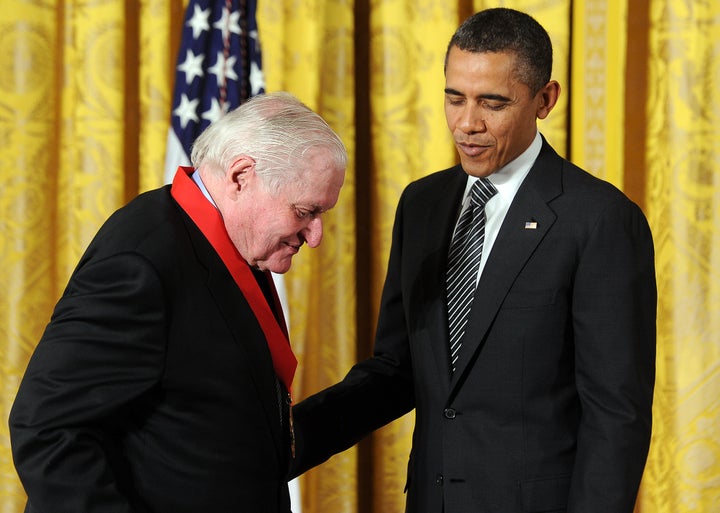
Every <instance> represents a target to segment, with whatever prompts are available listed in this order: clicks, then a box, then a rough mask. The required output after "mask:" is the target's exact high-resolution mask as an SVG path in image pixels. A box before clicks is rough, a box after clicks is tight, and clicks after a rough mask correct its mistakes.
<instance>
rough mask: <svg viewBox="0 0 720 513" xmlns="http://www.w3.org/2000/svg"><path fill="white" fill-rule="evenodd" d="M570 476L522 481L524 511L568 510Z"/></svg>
mask: <svg viewBox="0 0 720 513" xmlns="http://www.w3.org/2000/svg"><path fill="white" fill-rule="evenodd" d="M569 491H570V476H569V475H563V476H553V477H547V478H541V479H531V480H529V481H523V482H521V483H520V492H521V493H522V504H523V512H524V513H561V512H564V511H566V510H567V502H568V493H569Z"/></svg>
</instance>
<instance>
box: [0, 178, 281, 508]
mask: <svg viewBox="0 0 720 513" xmlns="http://www.w3.org/2000/svg"><path fill="white" fill-rule="evenodd" d="M285 410H287V408H285ZM286 415H287V411H285V412H284V413H281V407H280V406H279V402H278V391H277V382H276V379H275V373H274V370H273V366H272V361H271V357H270V353H269V350H268V347H267V344H266V341H265V337H264V335H263V332H262V330H261V328H260V326H259V324H258V322H257V320H256V319H255V317H254V316H253V313H252V311H251V310H250V307H249V305H248V304H247V302H246V301H245V298H244V297H243V295H242V293H241V292H240V290H239V289H238V287H237V285H236V284H235V282H234V281H233V279H232V277H231V276H230V274H229V273H228V271H227V269H226V268H225V267H224V265H223V264H222V262H221V260H220V258H219V257H218V255H217V254H216V253H215V251H214V250H213V249H212V247H211V246H210V244H209V243H208V242H207V240H206V239H205V238H204V236H203V235H202V234H201V233H200V231H199V230H198V228H197V227H196V226H195V225H194V224H193V222H192V221H191V220H190V218H189V217H188V216H187V215H186V214H185V212H184V211H182V209H181V208H180V207H179V206H178V204H177V203H176V202H175V201H174V200H173V199H172V198H171V196H170V190H169V187H165V188H162V189H160V190H157V191H153V192H149V193H147V194H143V195H141V196H139V197H138V198H137V199H135V200H134V201H132V202H131V203H130V204H128V205H127V206H126V207H124V208H122V209H120V210H119V211H118V212H116V213H115V214H114V215H113V216H111V218H110V219H109V220H108V221H107V223H106V224H105V225H104V226H103V228H101V229H100V231H99V232H98V234H97V236H96V237H95V239H94V240H93V241H92V243H91V244H90V246H89V247H88V249H87V251H86V253H85V254H84V256H83V257H82V259H81V261H80V263H79V264H78V266H77V269H76V270H75V272H74V273H73V275H72V277H71V279H70V282H69V284H68V286H67V289H66V290H65V293H64V294H63V296H62V298H61V299H60V301H59V302H58V304H57V306H56V309H55V312H54V314H53V317H52V320H51V322H50V324H49V325H48V327H47V329H46V331H45V334H44V335H43V337H42V340H41V341H40V343H39V344H38V346H37V349H36V351H35V353H34V355H33V356H32V359H31V361H30V363H29V365H28V368H27V371H26V373H25V377H24V378H23V381H22V383H21V385H20V390H19V392H18V395H17V399H16V401H15V404H14V406H13V410H12V414H11V416H10V430H11V431H10V432H11V440H12V449H13V457H14V460H15V464H16V467H17V471H18V474H19V476H20V479H21V481H22V483H23V485H24V486H25V489H26V491H27V493H28V496H29V501H28V508H27V511H32V512H39V513H60V512H68V513H80V512H98V513H100V512H102V513H110V512H118V513H119V512H131V511H132V512H153V513H182V512H187V513H190V512H192V513H197V512H200V511H202V512H206V511H223V512H226V511H227V512H233V511H234V512H243V513H244V512H258V513H259V512H267V513H287V512H289V511H290V505H289V495H288V490H287V472H288V469H289V450H288V436H287V434H286V433H287V432H288V430H287V425H288V424H287V422H288V421H287V416H286Z"/></svg>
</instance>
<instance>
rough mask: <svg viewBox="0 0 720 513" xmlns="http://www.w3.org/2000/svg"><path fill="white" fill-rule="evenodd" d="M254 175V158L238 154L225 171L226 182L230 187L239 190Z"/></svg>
mask: <svg viewBox="0 0 720 513" xmlns="http://www.w3.org/2000/svg"><path fill="white" fill-rule="evenodd" d="M254 175H255V159H253V158H252V157H248V156H247V155H240V156H239V157H238V158H237V159H235V161H233V163H232V164H230V167H229V168H228V169H227V171H226V173H225V178H226V183H227V185H228V186H230V187H231V188H232V189H234V190H236V191H240V190H241V189H242V188H243V187H245V186H246V185H247V183H248V180H250V179H252V178H253V176H254Z"/></svg>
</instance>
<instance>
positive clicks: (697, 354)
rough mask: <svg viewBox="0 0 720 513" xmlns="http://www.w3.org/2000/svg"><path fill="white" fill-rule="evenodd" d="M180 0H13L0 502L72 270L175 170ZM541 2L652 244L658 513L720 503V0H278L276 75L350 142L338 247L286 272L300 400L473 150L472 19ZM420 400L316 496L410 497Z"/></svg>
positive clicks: (0, 324)
mask: <svg viewBox="0 0 720 513" xmlns="http://www.w3.org/2000/svg"><path fill="white" fill-rule="evenodd" d="M186 3H187V2H186V1H185V0H144V1H143V2H121V1H119V0H103V1H97V2H85V1H80V0H75V1H64V0H43V1H40V0H32V1H23V2H16V1H14V0H0V12H1V13H2V15H1V16H0V48H3V49H4V51H3V52H0V93H1V94H0V183H1V184H2V192H1V193H0V291H1V292H0V385H1V386H2V388H1V389H0V390H1V393H0V409H1V410H2V415H3V419H4V420H3V422H2V423H0V511H3V512H9V513H14V512H18V513H19V512H20V511H22V510H23V508H24V503H25V496H24V492H23V489H22V486H21V484H20V483H19V481H18V479H17V477H16V475H15V471H14V467H13V464H12V457H11V454H10V442H9V434H8V430H7V415H8V412H9V410H10V407H11V405H12V401H13V399H14V395H15V392H16V390H17V386H18V383H19V380H20V378H21V377H22V374H23V372H24V369H25V365H26V363H27V360H28V358H29V356H30V354H31V353H32V351H33V348H34V346H35V344H36V343H37V340H38V339H39V338H40V336H41V333H42V330H43V329H44V326H45V324H46V323H47V321H48V320H49V317H50V314H51V312H52V308H53V306H54V303H55V301H56V300H57V298H58V297H59V295H60V294H61V293H62V290H63V288H64V286H65V284H66V282H67V279H68V277H69V274H70V272H71V271H72V269H73V268H74V266H75V265H76V263H77V260H78V258H79V256H80V254H81V253H82V251H83V250H84V248H85V247H86V245H87V244H88V243H89V241H90V238H91V237H92V236H93V235H94V233H95V231H96V230H97V228H98V227H99V226H100V224H101V223H102V222H103V221H104V220H105V218H106V217H107V216H108V215H109V214H110V213H111V212H112V211H113V210H115V209H117V208H118V207H119V206H121V205H122V204H124V203H125V202H126V201H128V200H129V199H130V198H132V197H134V196H135V195H136V194H137V193H138V192H142V191H144V190H148V189H151V188H155V187H157V186H159V185H160V184H161V183H162V180H163V174H164V169H163V165H164V146H165V138H166V135H167V127H168V121H169V118H170V103H171V94H172V86H173V84H172V81H173V76H174V75H173V71H174V66H175V60H176V51H177V47H178V42H179V33H180V29H181V27H182V23H183V21H182V16H183V12H184V8H185V5H186ZM497 5H503V6H507V7H513V8H517V9H521V10H525V11H527V12H529V13H530V14H532V15H534V16H535V17H536V18H537V19H538V20H539V21H540V22H541V23H542V24H543V25H544V26H545V28H546V29H547V30H548V32H549V34H550V36H551V39H552V41H553V45H554V48H555V66H554V72H553V78H555V79H557V80H558V81H559V82H560V84H561V86H562V93H561V97H560V102H559V104H558V105H557V106H556V108H555V110H554V111H553V112H552V113H551V115H550V116H549V118H548V119H547V120H545V121H542V122H541V123H540V129H541V131H542V133H543V134H544V135H545V136H546V137H547V139H548V140H549V141H550V143H551V144H552V145H553V146H554V147H555V148H556V149H557V150H558V151H559V152H560V153H562V154H564V155H566V156H568V157H570V158H571V159H572V160H573V161H575V162H576V163H578V164H579V165H581V166H582V167H584V168H586V169H588V170H589V171H591V172H592V173H594V174H596V175H597V176H599V177H601V178H604V179H606V180H608V181H610V182H612V183H614V184H615V185H616V186H618V187H619V188H621V189H623V190H624V191H625V192H626V193H627V194H628V195H629V196H630V197H631V198H632V199H633V200H634V201H636V202H637V203H638V204H640V206H641V207H642V208H643V210H644V211H645V213H646V214H647V215H648V218H649V221H650V224H651V227H652V230H653V233H654V238H655V244H656V266H657V276H658V292H659V303H658V308H659V310H658V358H657V385H656V395H655V405H654V410H655V422H654V432H653V440H652V445H651V451H650V456H649V459H648V464H647V469H646V473H645V477H644V480H643V485H642V488H641V494H640V497H639V500H638V506H637V508H636V509H637V511H639V512H642V513H690V512H693V513H695V512H699V513H711V512H714V511H715V510H714V508H716V505H717V503H718V500H720V498H719V496H718V489H720V487H719V486H718V483H720V446H719V445H718V443H717V440H718V439H720V428H719V427H718V425H720V424H719V423H718V419H720V403H718V401H717V397H718V396H720V342H719V341H720V278H719V277H718V269H720V230H718V226H720V178H719V177H720V128H718V127H720V103H719V102H718V101H717V99H718V98H720V48H719V47H718V44H717V41H720V4H718V2H708V1H703V0H638V1H637V2H636V1H635V0H633V1H632V2H629V1H628V0H611V1H601V0H587V1H585V2H572V1H571V0H515V1H510V0H508V1H500V2H489V1H481V0H456V1H455V2H447V1H439V0H415V1H411V0H383V1H378V0H355V1H354V2H346V1H341V0H277V1H275V0H273V1H270V0H266V1H263V0H260V1H259V3H258V12H257V15H258V23H259V32H260V41H261V43H262V49H263V69H264V72H265V78H266V89H267V90H268V91H277V90H288V91H290V92H292V93H294V94H295V95H296V96H298V97H299V98H300V99H301V100H302V101H304V102H305V103H306V104H307V105H308V106H310V107H311V108H313V109H315V110H316V111H318V112H319V113H320V114H321V115H322V116H323V117H324V118H325V119H326V120H327V121H328V122H329V124H330V125H331V126H332V127H333V128H334V129H335V130H336V131H337V132H338V133H339V134H340V136H341V137H342V139H343V141H344V142H345V144H346V146H347V148H348V152H349V155H350V166H349V168H348V171H347V174H346V182H345V186H344V188H343V191H342V193H341V195H340V200H339V202H338V205H337V207H336V208H335V209H333V210H332V211H331V212H329V213H328V214H326V215H325V216H324V238H323V243H322V245H321V246H320V248H319V249H317V250H313V251H303V252H301V253H300V254H299V255H298V256H296V257H295V262H294V264H293V268H292V269H291V271H290V272H289V273H288V274H287V275H286V286H287V291H288V296H289V304H290V308H289V310H290V311H289V322H290V327H291V339H292V343H293V346H294V348H295V349H296V353H297V354H298V357H299V362H300V366H299V369H298V374H297V378H296V381H295V385H294V395H295V398H296V400H300V399H302V398H303V397H306V396H307V395H309V394H311V393H314V392H316V391H319V390H321V389H323V388H325V387H327V386H329V385H332V384H334V383H335V382H337V381H338V380H339V379H341V378H342V377H343V376H344V375H345V373H346V372H347V370H348V369H349V368H350V366H351V365H352V364H353V363H355V362H356V361H357V360H358V359H361V358H364V357H366V356H368V355H369V354H370V352H371V348H372V343H373V340H372V339H373V336H374V329H375V325H376V323H377V315H378V308H379V299H380V292H381V287H382V284H383V281H384V278H385V269H386V263H387V257H388V253H389V249H390V247H389V245H390V234H391V229H392V223H393V219H394V213H395V207H396V205H397V201H398V198H399V196H400V193H401V192H402V189H403V188H404V187H405V185H407V184H408V183H409V182H410V181H412V180H415V179H417V178H420V177H422V176H424V175H426V174H429V173H431V172H433V171H436V170H440V169H443V168H446V167H448V166H451V165H453V164H454V163H455V162H456V158H457V157H456V152H455V150H454V148H453V145H452V140H451V138H450V135H449V133H448V130H447V126H446V123H445V118H444V112H443V88H444V77H443V73H442V66H443V58H444V53H445V49H446V45H447V42H448V40H449V38H450V36H451V35H452V33H453V31H454V30H455V28H456V27H457V26H458V24H459V23H460V22H462V20H464V19H465V18H466V17H467V16H469V15H470V14H472V13H473V12H475V11H477V10H479V9H482V8H485V7H491V6H497ZM413 421H414V419H413V414H409V415H408V416H406V417H405V418H403V419H401V420H398V421H396V422H394V423H392V424H391V425H389V426H387V427H385V428H383V429H381V430H379V431H378V432H376V433H374V434H373V435H372V436H371V437H369V438H368V439H367V440H365V441H364V442H362V443H361V444H360V445H359V446H358V447H356V448H353V449H351V450H349V451H346V452H345V453H343V454H340V455H338V456H335V457H334V458H332V459H331V460H330V461H329V462H327V463H325V464H323V465H321V466H320V467H318V468H316V469H313V470H312V471H310V472H308V473H307V474H306V475H305V476H303V477H302V478H301V481H300V486H301V490H302V496H303V499H302V511H303V513H325V512H327V511H336V512H342V513H356V512H362V513H366V512H367V513H372V512H376V513H380V512H382V513H400V512H402V511H404V501H405V496H404V494H403V492H402V490H403V487H404V484H405V477H406V476H405V473H406V466H407V459H408V455H409V447H410V440H411V436H412V427H413Z"/></svg>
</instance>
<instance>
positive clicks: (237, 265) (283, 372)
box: [170, 166, 297, 391]
mask: <svg viewBox="0 0 720 513" xmlns="http://www.w3.org/2000/svg"><path fill="white" fill-rule="evenodd" d="M194 171H195V169H194V168H192V167H184V166H180V167H179V168H178V170H177V173H176V174H175V178H174V179H173V183H172V189H171V191H170V193H171V194H172V197H173V198H175V201H177V202H178V204H179V205H180V206H181V207H182V209H183V210H184V211H185V212H186V213H187V214H188V215H189V216H190V219H192V220H193V222H194V223H195V225H197V227H198V228H199V229H200V231H201V232H202V233H203V235H204V236H205V238H206V239H207V240H208V242H210V244H211V245H212V247H213V248H214V249H215V251H216V252H217V254H218V255H219V256H220V259H221V260H222V261H223V263H224V264H225V267H227V270H228V271H230V274H231V275H232V277H233V279H234V280H235V283H236V284H237V286H238V287H239V288H240V291H241V292H242V294H243V296H245V299H246V300H247V302H248V304H249V305H250V308H251V309H252V311H253V313H254V314H255V317H256V318H257V320H258V323H259V324H260V328H261V329H262V331H263V333H264V334H265V339H266V340H267V344H268V348H269V349H270V354H271V356H272V361H273V367H274V368H275V373H276V374H277V376H278V378H279V379H280V381H282V382H283V384H284V385H285V388H286V389H287V390H288V391H289V390H290V386H291V384H292V380H293V377H294V376H295V369H296V368H297V359H296V358H295V355H294V354H293V352H292V348H291V347H290V342H289V341H288V334H287V327H286V326H285V320H284V317H283V313H282V307H281V306H280V300H279V299H278V296H277V291H276V290H275V285H274V284H273V279H272V275H271V274H270V272H268V271H265V275H266V276H267V279H268V283H269V284H270V289H271V290H272V295H273V299H274V302H275V305H273V306H270V305H269V304H268V302H267V300H266V299H265V295H264V294H263V292H262V289H261V288H260V285H258V282H257V280H256V279H255V276H253V273H252V269H250V266H249V265H248V263H247V262H246V261H245V259H243V258H242V256H240V253H239V252H238V250H237V248H236V247H235V245H234V244H233V243H232V241H231V240H230V236H229V235H228V233H227V230H226V229H225V224H224V223H223V220H222V217H221V216H220V212H218V210H217V209H216V208H215V207H214V206H213V205H212V204H211V203H210V201H208V199H207V198H206V197H205V196H204V195H203V193H202V191H201V190H200V188H199V187H198V186H197V184H196V183H195V182H194V181H193V180H192V178H190V175H191V174H192V173H193V172H194ZM273 307H274V310H275V312H276V313H277V314H278V316H279V319H280V320H278V317H275V315H274V314H273Z"/></svg>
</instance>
